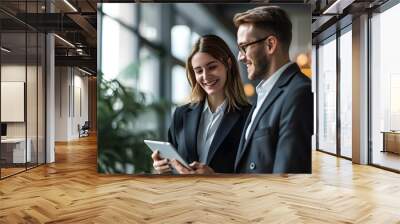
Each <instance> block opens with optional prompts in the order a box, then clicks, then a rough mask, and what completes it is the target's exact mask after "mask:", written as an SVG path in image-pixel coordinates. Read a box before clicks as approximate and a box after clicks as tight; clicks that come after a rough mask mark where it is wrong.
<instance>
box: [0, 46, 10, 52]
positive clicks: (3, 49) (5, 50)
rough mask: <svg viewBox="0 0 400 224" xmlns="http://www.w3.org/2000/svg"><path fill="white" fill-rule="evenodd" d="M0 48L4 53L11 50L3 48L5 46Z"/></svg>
mask: <svg viewBox="0 0 400 224" xmlns="http://www.w3.org/2000/svg"><path fill="white" fill-rule="evenodd" d="M1 50H2V51H4V52H6V53H10V52H11V50H9V49H7V48H5V47H1Z"/></svg>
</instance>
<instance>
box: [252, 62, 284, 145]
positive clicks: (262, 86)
mask: <svg viewBox="0 0 400 224" xmlns="http://www.w3.org/2000/svg"><path fill="white" fill-rule="evenodd" d="M291 64H292V62H288V63H286V64H285V65H283V66H282V67H280V68H279V69H278V70H276V72H275V73H274V74H272V76H270V77H269V78H268V79H263V80H262V81H261V82H260V83H259V84H258V85H257V87H256V92H257V106H256V108H255V109H254V111H253V114H252V115H251V121H250V123H249V125H248V126H247V128H246V135H245V137H246V140H247V137H248V136H249V132H250V129H251V126H252V125H253V122H254V119H255V118H256V116H257V114H258V111H259V110H260V108H261V106H262V105H263V104H264V101H265V99H266V98H267V96H268V94H269V93H270V92H271V90H272V88H273V87H274V85H275V83H276V82H277V81H278V79H279V77H281V75H282V73H283V72H284V71H285V70H286V68H287V67H289V65H291Z"/></svg>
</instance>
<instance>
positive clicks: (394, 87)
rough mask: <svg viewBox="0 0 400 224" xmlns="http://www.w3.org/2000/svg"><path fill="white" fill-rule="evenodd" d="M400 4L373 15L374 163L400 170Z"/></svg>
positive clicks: (372, 92)
mask: <svg viewBox="0 0 400 224" xmlns="http://www.w3.org/2000/svg"><path fill="white" fill-rule="evenodd" d="M398 21H400V4H398V5H396V6H394V7H392V8H390V9H388V10H386V11H384V12H383V13H380V14H375V15H373V17H372V18H371V30H372V32H371V33H372V37H371V41H372V43H371V62H372V63H371V68H372V71H371V102H370V103H371V107H370V108H371V122H372V125H371V137H372V139H371V140H372V155H371V157H372V164H375V165H378V166H383V167H386V168H390V169H394V170H400V103H399V102H400V101H399V97H398V96H399V95H400V68H399V66H398V52H399V51H400V45H399V44H398V40H399V38H400V33H399V32H398V31H397V29H393V27H397V26H398V24H397V23H398Z"/></svg>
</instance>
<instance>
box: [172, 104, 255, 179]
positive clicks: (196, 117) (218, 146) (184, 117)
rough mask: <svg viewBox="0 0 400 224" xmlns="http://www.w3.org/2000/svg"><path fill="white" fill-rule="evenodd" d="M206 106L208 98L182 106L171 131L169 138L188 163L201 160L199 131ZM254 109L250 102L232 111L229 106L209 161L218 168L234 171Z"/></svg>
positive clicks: (178, 109) (217, 169)
mask: <svg viewBox="0 0 400 224" xmlns="http://www.w3.org/2000/svg"><path fill="white" fill-rule="evenodd" d="M203 107H204V101H203V102H201V103H199V104H195V105H190V104H186V105H184V106H181V107H178V108H177V109H176V110H175V113H174V116H173V120H172V122H171V126H170V128H169V131H168V141H169V142H170V143H171V144H172V145H174V146H175V148H176V149H177V151H178V152H179V154H180V155H181V156H182V158H183V159H185V160H186V162H188V163H192V162H193V161H199V157H198V154H197V131H198V127H199V123H200V118H201V113H202V111H203ZM250 109H251V106H250V105H249V106H246V107H242V108H241V109H240V110H235V111H230V112H228V107H227V108H226V111H225V114H224V116H223V118H222V121H221V123H220V125H219V127H218V129H217V131H216V133H215V135H214V139H213V140H212V143H211V146H210V149H209V152H208V156H207V162H206V165H208V166H209V167H211V168H212V169H213V170H214V171H215V172H217V173H233V171H234V165H235V159H236V154H237V149H238V146H239V141H240V136H241V134H242V131H243V127H244V123H245V122H246V119H247V115H248V114H249V112H250Z"/></svg>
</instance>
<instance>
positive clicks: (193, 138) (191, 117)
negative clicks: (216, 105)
mask: <svg viewBox="0 0 400 224" xmlns="http://www.w3.org/2000/svg"><path fill="white" fill-rule="evenodd" d="M202 108H203V102H202V103H199V104H196V105H194V106H192V107H191V108H190V109H188V110H187V111H186V115H185V116H184V120H183V125H184V130H185V142H186V149H187V152H188V157H189V158H190V160H192V161H198V160H199V159H198V156H197V130H198V125H199V122H200V117H201V109H202ZM188 162H191V161H188Z"/></svg>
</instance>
